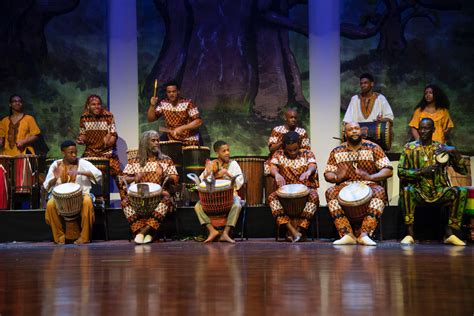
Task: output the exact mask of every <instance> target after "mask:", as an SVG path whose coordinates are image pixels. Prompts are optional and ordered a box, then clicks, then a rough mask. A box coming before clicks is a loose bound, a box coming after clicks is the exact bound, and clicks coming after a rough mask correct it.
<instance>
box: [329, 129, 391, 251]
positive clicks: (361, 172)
mask: <svg viewBox="0 0 474 316" xmlns="http://www.w3.org/2000/svg"><path fill="white" fill-rule="evenodd" d="M344 127H345V132H344V133H345V136H346V139H347V142H344V143H342V144H341V145H339V146H337V147H336V148H334V149H333V150H332V151H331V153H330V155H329V160H328V162H327V166H326V170H325V171H324V178H325V179H326V181H328V182H330V183H334V184H336V185H335V186H333V187H331V188H329V189H328V190H327V191H326V200H327V203H328V208H329V212H330V214H331V216H332V218H333V220H334V225H335V226H336V228H337V231H338V233H339V236H340V237H341V238H340V239H338V240H336V241H335V242H334V243H333V244H334V245H355V244H357V243H358V244H362V245H366V246H375V245H376V243H375V242H374V241H373V240H372V239H371V238H370V236H369V235H371V234H373V232H374V231H375V228H376V227H377V223H378V220H379V219H380V216H381V215H382V212H383V209H384V207H385V202H386V200H387V199H386V194H385V190H384V188H383V187H381V186H380V185H378V184H377V183H378V182H380V181H383V180H385V179H387V178H390V177H391V176H392V173H393V168H392V166H391V164H390V160H388V158H387V156H386V155H385V153H384V151H383V150H382V148H380V146H379V145H377V144H375V143H373V142H371V141H368V140H365V139H362V136H361V131H360V126H359V123H357V122H350V123H346V124H345V126H344ZM354 182H362V183H364V184H367V185H368V186H369V187H370V188H371V189H372V199H371V200H370V203H369V206H368V208H367V215H366V216H365V217H364V220H363V221H362V226H361V229H360V235H359V236H358V237H356V236H355V234H354V231H353V230H352V227H351V224H350V222H349V220H348V218H347V217H346V215H345V213H344V210H343V209H342V207H341V205H340V204H339V202H338V200H337V197H338V195H339V192H340V191H341V190H342V189H343V188H344V187H346V186H347V185H349V184H351V183H354Z"/></svg>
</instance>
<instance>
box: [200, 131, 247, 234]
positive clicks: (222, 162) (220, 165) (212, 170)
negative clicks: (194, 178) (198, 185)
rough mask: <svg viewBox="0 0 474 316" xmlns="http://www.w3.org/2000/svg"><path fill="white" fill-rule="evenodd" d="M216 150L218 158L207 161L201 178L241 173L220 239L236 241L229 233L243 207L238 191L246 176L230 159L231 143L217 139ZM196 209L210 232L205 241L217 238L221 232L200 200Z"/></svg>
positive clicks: (220, 177)
mask: <svg viewBox="0 0 474 316" xmlns="http://www.w3.org/2000/svg"><path fill="white" fill-rule="evenodd" d="M214 152H215V153H216V155H217V159H214V160H213V161H210V160H208V161H206V169H205V170H204V171H203V172H202V174H201V175H200V178H201V180H203V179H210V178H212V177H214V178H215V179H227V180H231V179H232V178H233V177H235V176H238V175H241V176H238V177H236V178H235V182H234V204H233V205H232V207H231V209H230V211H229V214H228V215H227V222H226V224H225V225H226V226H225V228H224V232H223V233H222V235H221V237H220V239H219V240H220V241H226V242H230V243H235V240H233V239H232V238H231V237H230V235H229V233H230V230H231V228H233V227H235V224H236V223H237V220H238V218H239V214H240V210H241V208H242V206H241V204H240V198H239V196H238V195H237V191H238V190H239V189H240V187H241V186H242V185H243V183H244V177H243V174H242V170H241V169H240V166H239V164H238V163H237V161H235V160H231V159H230V147H229V144H227V143H226V142H224V141H222V140H218V141H216V142H215V143H214ZM194 211H195V212H196V215H197V217H198V219H199V222H200V223H201V225H205V226H206V228H207V230H208V232H209V235H208V237H207V239H206V240H205V241H204V242H205V243H208V242H210V241H213V240H214V239H216V238H217V236H218V235H219V232H218V231H217V229H216V228H215V227H214V226H213V225H212V224H211V219H210V218H209V216H207V215H206V213H205V212H204V210H203V208H202V206H201V203H200V202H197V203H196V205H195V206H194Z"/></svg>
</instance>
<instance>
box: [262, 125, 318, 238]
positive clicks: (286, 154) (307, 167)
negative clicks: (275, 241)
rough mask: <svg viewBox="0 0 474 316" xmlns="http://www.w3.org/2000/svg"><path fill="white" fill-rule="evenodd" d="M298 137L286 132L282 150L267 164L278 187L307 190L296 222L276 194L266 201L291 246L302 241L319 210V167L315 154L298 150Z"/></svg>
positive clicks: (291, 132)
mask: <svg viewBox="0 0 474 316" xmlns="http://www.w3.org/2000/svg"><path fill="white" fill-rule="evenodd" d="M299 140H300V135H299V134H298V133H297V132H295V131H289V132H288V133H286V134H285V135H284V136H283V143H282V149H278V150H277V151H276V152H275V153H274V154H273V157H272V159H271V161H270V173H271V175H272V176H273V177H275V181H276V183H277V186H278V187H282V186H284V185H286V184H296V183H300V184H304V185H306V186H307V187H308V189H309V195H308V201H307V202H306V205H305V207H304V209H303V211H302V213H301V216H300V217H299V218H292V219H291V220H290V217H289V216H288V215H287V214H286V213H285V210H284V209H283V207H282V205H281V203H280V201H279V198H278V195H277V192H273V193H272V194H270V196H269V197H268V204H269V205H270V208H271V210H272V215H273V217H274V218H275V221H276V223H277V224H278V225H285V226H286V228H287V229H288V234H287V236H288V239H289V240H290V241H292V242H297V241H299V240H302V237H304V235H305V233H306V230H307V229H308V227H309V224H310V220H311V218H312V217H313V216H314V214H315V213H316V210H317V208H318V206H319V197H318V192H317V188H318V187H319V178H318V167H317V165H316V158H315V156H314V154H313V153H312V152H311V151H310V150H307V149H303V150H300V141H299ZM303 239H304V238H303Z"/></svg>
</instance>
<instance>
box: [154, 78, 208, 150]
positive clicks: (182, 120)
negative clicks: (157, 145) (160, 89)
mask: <svg viewBox="0 0 474 316" xmlns="http://www.w3.org/2000/svg"><path fill="white" fill-rule="evenodd" d="M164 87H165V91H166V98H164V99H163V100H161V101H158V97H152V98H151V100H150V107H149V108H148V112H147V119H148V122H154V121H156V120H158V119H159V118H160V116H162V115H163V117H164V119H165V123H166V129H167V130H168V131H167V132H166V134H163V136H164V137H163V136H162V139H161V140H163V141H167V140H176V141H180V142H182V143H183V145H184V146H198V145H199V144H200V137H199V131H198V129H199V126H201V125H202V120H201V117H200V114H199V110H198V108H197V107H196V106H195V105H194V103H193V102H192V101H191V100H190V99H185V98H183V97H181V96H180V91H179V85H178V83H177V82H175V81H171V82H168V83H166V84H165V86H164Z"/></svg>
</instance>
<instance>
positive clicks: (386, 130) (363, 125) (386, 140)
mask: <svg viewBox="0 0 474 316" xmlns="http://www.w3.org/2000/svg"><path fill="white" fill-rule="evenodd" d="M359 125H360V130H361V134H362V137H363V138H365V139H368V140H370V141H372V142H374V143H376V144H377V145H379V146H380V147H382V149H383V150H384V151H389V150H390V148H391V147H392V138H393V132H392V122H390V121H380V122H377V121H376V122H359ZM342 135H343V140H344V141H346V137H345V134H344V130H343V131H342Z"/></svg>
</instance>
